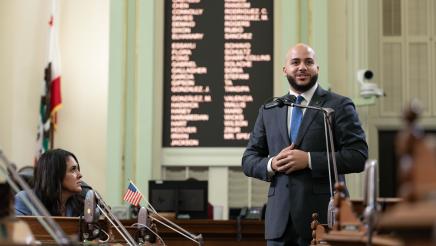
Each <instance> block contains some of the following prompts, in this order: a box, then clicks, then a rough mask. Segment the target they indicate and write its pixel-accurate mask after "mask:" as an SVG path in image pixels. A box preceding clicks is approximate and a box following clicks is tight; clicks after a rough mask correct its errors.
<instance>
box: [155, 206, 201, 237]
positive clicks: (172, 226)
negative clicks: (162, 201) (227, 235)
mask: <svg viewBox="0 0 436 246" xmlns="http://www.w3.org/2000/svg"><path fill="white" fill-rule="evenodd" d="M146 209H147V210H148V211H149V212H150V213H152V214H154V215H155V216H157V217H159V218H160V219H162V220H163V221H161V220H159V219H157V218H156V217H155V216H153V217H151V218H152V220H153V221H157V222H158V223H159V224H161V225H163V226H165V227H167V228H168V229H170V230H172V231H174V232H177V233H178V234H180V235H182V236H183V237H185V238H187V239H189V240H191V241H193V242H195V243H197V244H198V245H200V246H203V245H204V241H203V236H202V235H201V234H198V235H193V234H191V233H190V232H188V231H187V230H185V229H183V228H182V227H180V226H178V225H177V224H176V223H174V222H172V221H170V220H169V219H167V218H165V217H163V216H161V215H160V214H159V213H157V212H156V211H155V210H153V209H150V208H148V207H146ZM167 223H168V224H167Z"/></svg>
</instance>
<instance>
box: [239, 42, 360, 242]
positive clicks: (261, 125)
mask: <svg viewBox="0 0 436 246" xmlns="http://www.w3.org/2000/svg"><path fill="white" fill-rule="evenodd" d="M283 72H284V75H285V76H286V77H287V79H288V81H289V84H290V90H289V94H291V95H294V96H296V97H297V103H299V104H302V105H310V106H315V107H326V108H332V109H334V110H335V112H334V116H333V120H332V121H333V126H332V127H333V132H334V135H333V136H334V143H335V150H336V153H335V156H336V160H337V168H338V173H339V174H340V175H339V181H345V178H344V176H343V174H346V173H354V172H361V171H363V169H364V165H365V160H366V159H367V157H368V146H367V144H366V141H365V133H364V131H363V129H362V127H361V125H360V122H359V119H358V116H357V113H356V111H355V106H354V104H353V103H352V101H351V100H350V99H349V98H346V97H343V96H340V95H337V94H335V93H331V92H328V91H326V90H324V89H322V88H321V87H320V86H319V85H318V83H317V78H318V72H319V66H318V64H317V62H316V56H315V52H314V50H313V49H312V48H311V47H309V46H308V45H306V44H297V45H296V46H294V47H292V48H291V49H290V50H289V51H288V54H287V56H286V62H285V66H284V67H283ZM298 110H299V111H298ZM242 167H243V171H244V173H245V175H247V176H249V177H253V178H257V179H260V180H264V181H268V182H270V188H269V191H268V203H267V208H266V215H265V224H266V225H265V238H266V240H267V245H268V246H284V245H308V244H309V243H310V240H311V229H310V222H311V220H312V219H311V215H312V213H314V212H317V213H318V214H319V216H320V222H321V223H326V220H327V207H328V203H329V200H330V184H329V172H328V165H327V156H326V144H325V131H324V120H323V115H322V113H321V112H319V111H316V110H311V109H303V110H302V109H300V108H296V107H292V108H291V107H287V106H285V107H274V108H270V109H265V108H264V107H263V106H262V107H261V108H260V109H259V115H258V117H257V120H256V123H255V125H254V129H253V131H252V132H251V135H250V140H249V142H248V145H247V148H246V150H245V152H244V155H243V157H242ZM333 182H334V181H333Z"/></svg>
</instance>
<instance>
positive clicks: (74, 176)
mask: <svg viewBox="0 0 436 246" xmlns="http://www.w3.org/2000/svg"><path fill="white" fill-rule="evenodd" d="M81 178H82V174H81V173H80V166H79V163H78V161H77V158H76V156H74V154H73V153H71V152H68V151H66V150H63V149H54V150H49V151H47V152H45V153H44V154H42V155H41V157H40V158H39V160H38V162H37V163H36V165H35V171H34V177H33V185H34V186H33V191H34V192H35V195H36V196H37V197H38V198H39V199H40V200H41V202H42V204H44V206H45V207H46V208H47V210H48V212H49V213H50V214H51V215H52V216H70V217H75V216H80V215H83V206H84V205H83V196H82V195H81V191H82V187H81V184H82V182H81ZM24 196H27V194H26V192H25V191H20V192H18V193H17V194H16V195H15V213H16V215H33V213H32V212H31V210H30V209H29V208H28V207H27V206H26V204H25V203H24V201H23V197H24Z"/></svg>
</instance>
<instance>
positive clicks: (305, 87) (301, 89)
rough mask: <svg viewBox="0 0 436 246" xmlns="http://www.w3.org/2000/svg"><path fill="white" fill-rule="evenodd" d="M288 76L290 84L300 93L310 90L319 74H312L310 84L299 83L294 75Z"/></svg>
mask: <svg viewBox="0 0 436 246" xmlns="http://www.w3.org/2000/svg"><path fill="white" fill-rule="evenodd" d="M286 77H287V78H288V82H289V85H290V86H291V87H292V88H294V90H296V91H298V92H300V93H303V92H306V91H308V90H309V89H310V88H312V86H313V85H315V83H316V81H317V80H318V74H315V75H313V76H312V78H310V81H309V83H308V84H306V85H299V84H297V81H295V78H293V77H292V76H290V75H288V76H286Z"/></svg>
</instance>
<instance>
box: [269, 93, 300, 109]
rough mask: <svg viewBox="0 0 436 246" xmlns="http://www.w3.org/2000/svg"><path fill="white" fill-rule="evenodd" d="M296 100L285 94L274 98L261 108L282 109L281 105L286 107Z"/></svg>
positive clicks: (292, 96)
mask: <svg viewBox="0 0 436 246" xmlns="http://www.w3.org/2000/svg"><path fill="white" fill-rule="evenodd" d="M296 100H297V98H296V97H295V96H294V95H290V94H286V95H284V96H282V97H275V98H273V100H272V101H271V102H269V103H266V104H265V105H264V106H263V108H264V109H271V108H275V107H279V108H281V107H283V105H288V104H289V103H295V101H296Z"/></svg>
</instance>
